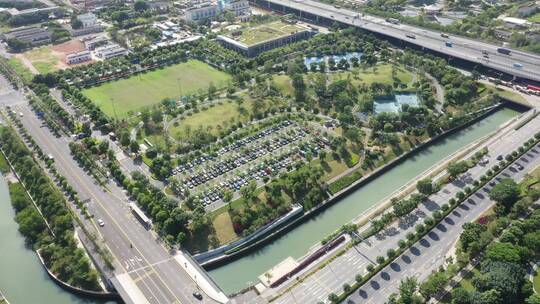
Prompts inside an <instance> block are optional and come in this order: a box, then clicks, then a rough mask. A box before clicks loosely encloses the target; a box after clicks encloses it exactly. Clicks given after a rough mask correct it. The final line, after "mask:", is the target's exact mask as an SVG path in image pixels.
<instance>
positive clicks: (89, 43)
mask: <svg viewBox="0 0 540 304" xmlns="http://www.w3.org/2000/svg"><path fill="white" fill-rule="evenodd" d="M83 42H84V46H85V47H86V49H87V50H89V51H91V50H93V49H95V48H97V47H98V46H102V45H105V44H107V43H108V42H109V38H107V37H105V36H98V37H95V38H91V39H87V40H83Z"/></svg>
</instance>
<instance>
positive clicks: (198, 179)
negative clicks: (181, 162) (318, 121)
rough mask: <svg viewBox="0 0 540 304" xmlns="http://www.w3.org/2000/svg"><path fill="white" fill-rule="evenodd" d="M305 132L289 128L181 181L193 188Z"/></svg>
mask: <svg viewBox="0 0 540 304" xmlns="http://www.w3.org/2000/svg"><path fill="white" fill-rule="evenodd" d="M307 134H308V133H307V131H306V130H303V129H298V130H290V131H289V132H288V134H286V135H285V136H284V137H282V138H275V139H270V140H267V141H265V142H263V143H260V144H257V145H254V146H253V147H250V148H248V149H246V150H245V151H243V152H242V153H237V154H235V155H233V157H231V158H229V159H227V160H223V161H219V162H217V163H215V164H213V165H210V166H209V167H208V168H205V169H203V170H201V171H200V172H197V173H191V174H188V176H186V178H185V179H184V180H183V183H184V184H185V185H186V186H187V187H188V188H189V189H193V188H194V187H197V186H199V185H201V184H204V183H206V182H208V181H210V180H212V179H214V178H216V177H219V176H221V175H223V174H225V173H227V172H230V171H232V170H234V169H237V168H239V167H241V166H243V165H245V164H247V163H248V162H251V161H253V160H255V159H257V158H260V157H262V156H265V155H267V154H269V153H271V152H273V151H275V150H276V149H279V148H282V147H284V146H286V145H288V144H290V143H293V142H296V141H298V140H300V139H302V138H305V137H306V136H307Z"/></svg>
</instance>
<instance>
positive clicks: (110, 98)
mask: <svg viewBox="0 0 540 304" xmlns="http://www.w3.org/2000/svg"><path fill="white" fill-rule="evenodd" d="M230 79H231V77H230V75H228V74H226V73H224V72H221V71H219V70H217V69H214V68H213V67H211V66H209V65H207V64H206V63H204V62H201V61H197V60H189V61H187V62H184V63H179V64H176V65H172V66H168V67H165V68H163V69H159V70H155V71H151V72H148V73H144V74H139V75H136V76H132V77H130V78H126V79H121V80H117V81H113V82H107V83H105V84H103V85H100V86H97V87H92V88H89V89H85V90H83V94H84V95H85V96H87V97H88V98H90V99H91V100H92V101H93V102H94V103H96V104H97V105H98V106H99V107H100V108H101V110H102V111H103V112H104V113H105V114H107V115H108V116H110V117H115V115H116V116H118V118H123V117H126V116H127V114H128V112H130V111H132V112H135V111H138V110H140V109H142V108H144V107H146V106H151V105H154V104H157V103H159V102H161V100H162V99H163V98H167V97H170V98H179V96H180V95H188V94H192V93H195V92H197V91H198V90H203V91H206V89H208V86H209V85H210V83H213V84H214V85H215V86H216V87H218V88H219V87H223V86H224V85H225V84H226V83H227V81H229V80H230ZM113 102H114V107H113ZM115 111H116V114H115Z"/></svg>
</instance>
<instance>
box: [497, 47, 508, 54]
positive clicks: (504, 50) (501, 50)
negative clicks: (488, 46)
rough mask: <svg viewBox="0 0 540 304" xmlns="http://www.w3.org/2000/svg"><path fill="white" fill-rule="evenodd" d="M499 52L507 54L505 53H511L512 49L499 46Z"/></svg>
mask: <svg viewBox="0 0 540 304" xmlns="http://www.w3.org/2000/svg"><path fill="white" fill-rule="evenodd" d="M497 52H499V53H501V54H505V55H510V50H509V49H505V48H498V49H497Z"/></svg>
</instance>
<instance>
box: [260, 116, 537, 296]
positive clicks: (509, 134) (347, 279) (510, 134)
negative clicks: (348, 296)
mask: <svg viewBox="0 0 540 304" xmlns="http://www.w3.org/2000/svg"><path fill="white" fill-rule="evenodd" d="M529 114H530V113H528V114H525V115H529ZM506 130H507V131H503V132H499V134H497V136H495V137H494V138H491V139H490V140H488V141H487V142H486V143H485V145H486V146H487V147H488V150H489V159H490V161H489V163H488V164H487V165H485V166H481V165H478V166H476V167H474V168H471V169H470V170H469V171H468V172H467V173H466V174H465V175H464V176H463V177H462V178H460V179H458V180H456V181H454V183H451V184H448V185H446V186H445V187H443V189H441V191H439V192H437V193H436V194H433V195H431V196H430V197H429V200H428V201H427V202H425V203H423V204H421V205H420V206H419V207H418V208H417V210H415V211H413V212H412V213H411V214H410V215H408V216H405V217H403V218H401V219H400V220H399V221H398V222H396V223H395V224H394V225H392V226H391V227H389V228H387V229H385V230H384V231H383V232H381V233H380V234H378V235H376V236H373V237H371V238H369V239H368V240H367V241H366V242H364V243H361V244H360V245H358V246H356V247H354V248H352V249H349V250H348V251H347V252H346V253H345V254H343V255H342V256H339V257H337V258H336V259H334V260H333V261H332V262H331V263H329V264H328V266H326V267H324V268H322V269H321V270H319V271H317V272H316V273H315V274H313V275H311V276H309V277H307V278H305V279H304V280H303V281H302V283H300V284H298V285H296V286H295V287H294V288H292V289H290V290H289V291H288V292H287V293H285V294H284V295H282V296H281V297H280V298H279V299H277V300H276V303H312V302H313V303H314V302H317V301H325V300H327V297H328V294H330V293H332V292H333V293H336V294H338V293H341V292H342V290H343V289H342V288H343V284H344V283H349V284H352V283H353V282H354V277H355V276H356V275H357V274H365V272H366V266H367V265H368V264H375V263H376V262H375V261H376V258H377V256H386V252H387V250H388V249H390V248H397V243H398V241H399V240H400V239H404V238H405V235H406V234H407V233H408V232H414V226H415V225H416V224H417V223H418V222H420V221H422V220H423V218H424V217H425V216H426V215H428V214H431V213H432V212H433V211H434V210H437V209H440V206H441V205H442V204H444V203H446V202H448V200H449V199H450V198H452V197H455V194H456V193H457V192H458V191H462V190H463V188H464V187H466V186H467V185H469V186H470V184H471V183H472V181H473V180H474V179H477V178H479V177H480V176H481V175H483V174H485V172H486V171H487V170H488V169H489V168H491V167H492V166H493V165H494V164H495V163H496V162H497V161H496V158H497V156H498V155H506V154H508V153H510V152H511V151H513V150H514V149H515V148H516V147H518V146H519V145H521V144H522V143H523V142H525V141H526V140H528V139H529V138H530V136H532V134H534V133H535V132H538V131H540V118H536V119H534V120H533V121H531V122H530V123H529V124H528V125H527V126H525V127H523V128H521V129H519V130H517V131H516V130H514V128H513V126H511V127H509V128H507V129H506ZM539 152H540V150H539ZM471 153H472V152H471ZM533 156H534V157H535V158H536V156H537V155H533ZM523 165H524V166H525V164H523ZM522 172H524V171H522ZM464 205H465V206H466V205H467V203H466V204H464ZM489 206H490V205H489V204H478V205H477V206H475V208H472V207H471V208H469V209H470V211H467V212H466V216H464V217H463V218H456V219H454V222H455V223H457V224H455V226H456V227H458V228H459V227H461V224H463V223H465V222H466V221H470V220H471V219H474V218H475V217H477V216H478V215H479V214H481V213H482V212H483V211H484V210H486V209H487V208H488V207H489ZM457 210H459V208H458V209H457ZM464 213H465V212H464ZM459 234H460V231H457V230H456V231H454V230H452V229H448V233H446V234H445V238H446V239H450V240H448V241H445V242H437V243H435V244H434V245H433V247H434V248H435V251H436V252H433V253H431V254H430V255H429V256H432V257H434V259H435V260H437V261H438V260H440V261H441V263H442V261H443V260H444V258H441V257H442V256H444V253H446V252H447V251H448V249H449V248H451V247H452V246H453V244H454V242H455V240H457V238H458V237H459ZM441 252H442V253H443V254H442V255H441ZM317 264H318V263H317ZM438 265H439V264H437V267H438ZM428 266H429V267H431V266H432V265H431V264H430V265H428ZM428 266H424V267H428ZM315 267H318V266H317V265H313V266H312V267H311V268H310V269H314V268H315ZM400 267H401V266H400ZM435 268H436V267H435ZM435 268H432V269H435ZM306 271H308V272H309V271H310V270H306ZM428 274H429V271H428ZM383 277H384V278H387V276H385V275H383ZM400 278H402V277H400ZM294 282H295V280H290V281H289V282H288V283H286V284H283V285H282V286H280V288H278V289H277V290H268V291H265V293H263V296H265V295H270V296H271V295H272V294H275V292H279V290H285V289H286V288H288V287H289V286H290V285H291V284H292V283H294ZM383 282H386V281H383ZM383 282H377V284H379V285H382V283H383ZM398 282H399V280H398ZM368 284H369V283H368ZM368 284H366V285H365V286H368ZM390 285H391V284H389V286H390ZM396 286H397V285H396ZM374 287H377V285H376V284H374ZM379 289H382V288H377V289H374V290H373V291H378V292H382V291H379ZM373 291H372V292H373ZM366 293H367V291H366ZM388 294H389V293H388ZM385 296H387V295H385V294H379V295H378V296H377V297H374V299H376V300H374V303H379V302H383V300H382V299H383V298H384V297H385ZM370 299H371V297H370ZM384 299H386V298H384ZM364 301H365V299H364V298H363V299H362V301H361V302H359V303H364Z"/></svg>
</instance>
